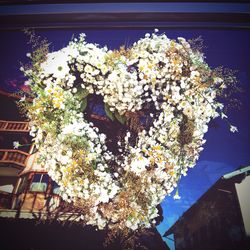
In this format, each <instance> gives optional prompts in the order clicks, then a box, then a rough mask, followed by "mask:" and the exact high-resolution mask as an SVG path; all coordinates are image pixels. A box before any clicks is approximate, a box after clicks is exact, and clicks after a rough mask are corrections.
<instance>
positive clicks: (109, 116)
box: [104, 103, 115, 121]
mask: <svg viewBox="0 0 250 250" xmlns="http://www.w3.org/2000/svg"><path fill="white" fill-rule="evenodd" d="M104 109H105V112H106V115H107V117H108V118H109V119H110V120H111V121H114V120H115V116H114V114H113V113H112V112H111V111H110V108H109V105H108V104H106V103H105V105H104Z"/></svg>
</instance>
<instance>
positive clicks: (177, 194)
mask: <svg viewBox="0 0 250 250" xmlns="http://www.w3.org/2000/svg"><path fill="white" fill-rule="evenodd" d="M173 198H174V199H175V200H179V199H180V198H181V197H180V195H179V192H178V190H177V191H176V193H175V195H174V197H173Z"/></svg>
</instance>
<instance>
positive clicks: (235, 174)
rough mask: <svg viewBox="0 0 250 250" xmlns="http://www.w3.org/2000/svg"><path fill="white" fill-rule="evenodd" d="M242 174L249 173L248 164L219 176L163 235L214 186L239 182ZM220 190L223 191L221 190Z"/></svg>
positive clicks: (174, 226)
mask: <svg viewBox="0 0 250 250" xmlns="http://www.w3.org/2000/svg"><path fill="white" fill-rule="evenodd" d="M243 174H245V175H249V174H250V166H247V167H240V168H239V169H238V170H236V171H232V172H230V173H227V174H225V175H223V176H221V177H220V178H219V179H218V180H217V181H216V182H215V183H214V184H213V185H212V186H211V187H210V188H209V189H208V190H207V191H206V192H205V193H204V194H203V195H202V196H201V197H200V198H199V199H198V200H197V201H196V202H195V203H194V204H193V205H192V206H191V207H190V208H189V209H188V210H187V211H185V212H184V213H183V215H182V216H181V217H180V218H179V219H178V220H177V221H176V222H175V223H174V224H173V225H172V226H171V227H170V228H169V229H168V230H167V231H166V232H165V233H164V236H165V237H166V236H168V235H169V234H172V233H174V231H175V229H176V227H177V226H178V224H179V223H180V221H182V220H183V218H184V217H186V216H189V215H190V214H192V213H193V212H194V210H195V208H196V207H197V206H198V205H199V204H200V203H201V202H202V201H203V200H205V199H206V198H207V196H208V194H209V193H210V192H212V190H214V189H215V188H217V187H218V186H220V185H223V184H226V183H236V182H237V183H239V182H241V181H242V177H244V176H242V175H243ZM221 191H225V190H222V189H221Z"/></svg>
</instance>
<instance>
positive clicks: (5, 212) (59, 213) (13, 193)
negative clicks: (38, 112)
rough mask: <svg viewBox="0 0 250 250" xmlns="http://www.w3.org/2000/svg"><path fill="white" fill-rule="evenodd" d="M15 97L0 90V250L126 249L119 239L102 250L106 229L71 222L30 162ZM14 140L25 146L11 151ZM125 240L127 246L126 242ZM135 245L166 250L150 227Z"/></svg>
mask: <svg viewBox="0 0 250 250" xmlns="http://www.w3.org/2000/svg"><path fill="white" fill-rule="evenodd" d="M19 98H20V97H18V96H17V95H12V94H9V93H6V92H4V91H1V90H0V106H1V107H6V108H3V109H0V231H1V247H4V248H3V249H8V250H12V249H33V250H37V249H39V250H41V249H46V250H47V249H60V250H62V249H65V250H66V249H74V250H76V249H88V250H91V249H93V250H94V249H96V250H100V249H107V250H109V249H110V250H111V249H113V250H117V249H125V248H123V246H122V245H121V241H119V240H117V241H115V242H113V243H111V244H110V245H108V247H107V248H104V246H103V242H104V240H105V239H106V232H105V231H96V230H95V229H94V228H93V227H90V226H85V227H82V225H80V224H79V223H75V221H77V219H78V218H79V215H78V214H76V213H75V212H74V213H73V212H72V211H73V210H72V209H73V208H72V206H70V204H67V203H66V202H64V201H63V200H62V198H61V197H60V195H59V186H58V185H57V184H56V183H55V182H54V181H52V179H51V178H50V177H49V176H48V174H47V172H46V171H45V169H43V168H42V167H41V166H39V165H38V164H36V163H35V159H36V157H37V153H36V152H35V149H34V147H33V145H32V141H31V139H32V138H31V137H30V136H29V126H28V121H25V120H24V118H23V117H21V116H20V114H19V112H18V108H17V106H16V103H15V101H16V99H19ZM14 141H19V142H20V143H21V144H22V145H24V144H25V145H26V146H24V147H21V148H20V149H13V142H14ZM159 220H162V218H161V217H160V218H159ZM62 224H66V226H63V225H62ZM67 225H68V226H67ZM127 242H128V244H130V238H128V240H127ZM124 243H126V242H124ZM126 244H127V243H126ZM124 246H125V245H124ZM134 246H136V248H135V249H150V250H167V249H169V248H168V247H167V245H166V244H165V243H164V241H163V240H162V238H161V235H160V234H159V233H158V232H157V230H156V229H155V228H153V229H149V230H147V231H146V232H145V233H143V234H140V235H137V236H136V238H135V245H134ZM143 247H144V248H143ZM145 247H147V248H145ZM1 249H2V248H1ZM126 249H127V248H126Z"/></svg>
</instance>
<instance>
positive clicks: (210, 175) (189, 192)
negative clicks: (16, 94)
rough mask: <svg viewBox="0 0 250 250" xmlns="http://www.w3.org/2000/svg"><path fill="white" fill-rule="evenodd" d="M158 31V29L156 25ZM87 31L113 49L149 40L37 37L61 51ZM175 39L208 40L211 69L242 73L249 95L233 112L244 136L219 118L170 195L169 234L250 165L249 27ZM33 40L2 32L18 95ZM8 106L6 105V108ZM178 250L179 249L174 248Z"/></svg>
mask: <svg viewBox="0 0 250 250" xmlns="http://www.w3.org/2000/svg"><path fill="white" fill-rule="evenodd" d="M156 28H157V25H156ZM82 32H83V33H86V35H87V38H86V39H87V41H88V42H93V43H98V44H100V45H101V46H104V45H107V46H108V47H109V48H110V49H117V48H119V46H120V45H123V44H125V45H127V46H129V45H132V44H133V42H135V41H137V40H138V39H139V38H141V37H143V36H144V34H145V33H147V32H153V30H146V29H141V30H138V29H120V30H119V29H113V30H110V29H109V30H108V29H107V30H50V31H42V32H41V31H40V32H37V34H39V35H41V36H42V37H46V38H47V39H48V41H50V42H51V43H52V44H51V50H58V49H60V48H62V47H63V46H65V45H67V44H68V41H69V40H70V39H71V38H72V35H75V36H77V35H78V34H79V33H82ZM161 32H165V33H166V35H167V36H168V37H169V38H177V37H179V36H181V37H184V38H186V39H190V38H196V37H198V36H202V38H203V40H204V42H205V45H206V46H207V48H205V49H204V53H205V55H206V61H207V62H208V64H209V65H210V66H211V67H217V66H220V65H223V66H225V67H229V68H232V69H236V70H238V74H237V76H238V79H239V80H240V86H241V88H242V89H243V92H242V93H240V94H238V98H239V99H240V100H241V103H242V106H241V109H240V110H232V111H230V112H229V113H228V117H229V120H230V121H231V122H232V124H233V125H235V126H237V127H238V129H239V133H234V134H233V133H231V132H230V131H229V128H228V125H227V123H226V122H225V121H221V120H220V119H218V118H217V119H216V122H217V123H218V124H219V126H218V127H217V128H213V127H212V126H210V129H209V131H208V132H207V134H206V139H207V142H206V144H205V146H204V147H205V149H204V151H203V152H202V153H201V156H200V159H199V161H198V163H197V166H196V167H195V168H194V169H190V171H189V172H188V175H187V176H186V177H183V178H182V179H181V181H180V185H179V194H180V196H181V199H180V200H173V198H172V197H171V196H170V197H167V198H166V199H165V200H164V201H163V202H162V207H163V211H164V221H163V222H162V223H161V224H160V225H159V226H158V230H159V232H160V233H161V234H163V233H164V232H165V231H166V230H167V229H168V228H169V226H171V225H172V224H173V223H174V222H175V221H176V220H177V219H178V217H179V216H181V215H182V213H183V212H184V211H185V210H187V209H188V208H189V207H190V206H191V205H192V204H193V203H194V202H195V201H196V200H197V199H198V198H199V197H200V196H201V195H202V194H203V193H204V192H205V191H206V190H207V189H208V188H209V187H210V186H211V185H212V184H213V183H214V182H215V181H216V180H217V179H218V178H220V177H221V176H222V175H223V174H225V173H228V172H230V171H232V170H234V169H236V168H238V167H239V166H248V165H250V150H249V148H250V132H249V131H250V124H249V122H250V95H249V89H250V83H249V82H250V49H249V44H250V32H249V30H248V29H235V30H229V29H168V30H163V29H161V30H160V33H161ZM27 41H28V40H27V37H26V36H25V35H24V33H23V32H14V31H13V32H12V31H8V32H7V31H6V32H1V39H0V44H1V46H0V55H1V56H0V87H1V88H2V89H5V90H7V91H14V90H15V88H16V85H19V84H22V83H23V81H24V78H23V76H22V74H21V73H20V71H19V67H20V65H19V62H25V61H26V57H25V55H26V53H27V52H29V51H30V46H29V45H28V44H27ZM1 108H3V107H1ZM172 249H173V246H172Z"/></svg>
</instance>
